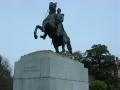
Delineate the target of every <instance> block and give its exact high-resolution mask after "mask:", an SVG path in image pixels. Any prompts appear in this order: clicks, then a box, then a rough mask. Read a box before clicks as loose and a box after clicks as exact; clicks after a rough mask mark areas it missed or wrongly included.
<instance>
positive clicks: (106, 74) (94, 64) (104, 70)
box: [82, 44, 117, 86]
mask: <svg viewBox="0 0 120 90" xmlns="http://www.w3.org/2000/svg"><path fill="white" fill-rule="evenodd" d="M82 62H83V63H84V65H85V67H87V68H88V70H89V74H92V75H94V76H95V77H96V79H97V80H102V81H105V82H106V83H107V85H108V86H111V85H114V86H115V84H116V83H117V78H116V75H115V74H114V75H112V72H113V71H115V70H116V68H117V65H116V64H115V56H114V55H112V54H111V53H110V52H109V50H108V48H107V46H106V45H101V44H98V45H93V46H92V47H91V49H89V50H86V52H85V55H84V59H83V61H82Z"/></svg>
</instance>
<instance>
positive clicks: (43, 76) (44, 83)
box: [13, 51, 88, 90]
mask: <svg viewBox="0 0 120 90" xmlns="http://www.w3.org/2000/svg"><path fill="white" fill-rule="evenodd" d="M13 90H88V70H87V69H86V68H84V65H83V64H81V63H79V62H77V61H75V60H72V59H69V58H67V57H65V56H61V55H59V54H56V53H53V52H51V51H38V52H34V53H30V54H27V55H24V56H22V57H21V59H20V60H19V61H18V62H16V63H15V72H14V89H13Z"/></svg>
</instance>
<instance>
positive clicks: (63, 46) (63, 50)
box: [62, 44, 65, 53]
mask: <svg viewBox="0 0 120 90" xmlns="http://www.w3.org/2000/svg"><path fill="white" fill-rule="evenodd" d="M64 52H65V44H63V45H62V53H64Z"/></svg>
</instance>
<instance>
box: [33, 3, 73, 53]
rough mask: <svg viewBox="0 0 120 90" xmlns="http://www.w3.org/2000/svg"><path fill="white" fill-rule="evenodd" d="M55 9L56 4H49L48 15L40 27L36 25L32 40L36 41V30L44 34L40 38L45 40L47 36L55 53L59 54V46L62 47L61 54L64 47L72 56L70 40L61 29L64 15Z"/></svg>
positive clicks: (62, 28)
mask: <svg viewBox="0 0 120 90" xmlns="http://www.w3.org/2000/svg"><path fill="white" fill-rule="evenodd" d="M56 8H57V3H53V2H50V3H49V15H48V16H47V17H46V18H45V19H44V20H43V22H42V26H40V25H37V26H36V28H35V31H34V38H35V39H37V38H38V36H37V30H41V31H42V32H44V34H43V35H42V36H40V38H43V39H45V38H46V36H47V35H48V36H49V37H50V38H51V39H52V43H53V46H54V48H55V50H56V52H57V53H59V48H58V47H59V46H62V53H64V52H65V45H67V49H68V51H69V53H71V54H72V47H71V43H70V38H69V37H68V35H67V33H66V32H65V30H64V27H63V23H62V22H63V21H64V14H62V13H61V9H60V8H58V9H57V12H56Z"/></svg>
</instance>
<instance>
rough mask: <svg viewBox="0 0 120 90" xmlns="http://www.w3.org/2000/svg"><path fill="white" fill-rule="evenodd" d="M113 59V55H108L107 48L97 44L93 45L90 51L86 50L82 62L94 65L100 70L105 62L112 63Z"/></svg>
mask: <svg viewBox="0 0 120 90" xmlns="http://www.w3.org/2000/svg"><path fill="white" fill-rule="evenodd" d="M114 58H115V57H114V55H111V54H110V53H109V51H108V49H107V46H105V45H101V44H98V45H93V46H92V47H91V49H89V50H86V52H85V58H84V60H85V61H88V62H90V63H92V64H96V65H97V66H98V68H101V66H103V63H105V62H113V63H114V61H113V60H114Z"/></svg>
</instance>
